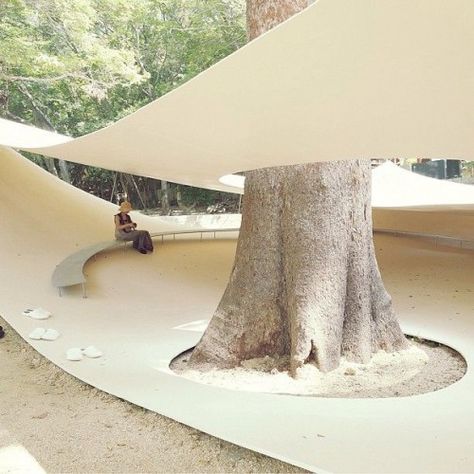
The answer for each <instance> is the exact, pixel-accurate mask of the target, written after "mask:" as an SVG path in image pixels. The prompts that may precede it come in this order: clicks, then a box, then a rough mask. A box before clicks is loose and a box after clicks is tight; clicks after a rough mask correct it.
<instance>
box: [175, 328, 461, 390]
mask: <svg viewBox="0 0 474 474" xmlns="http://www.w3.org/2000/svg"><path fill="white" fill-rule="evenodd" d="M407 338H408V339H409V340H410V341H411V343H412V344H411V347H410V349H407V350H405V351H400V352H396V353H386V352H383V351H380V352H379V353H377V354H374V356H373V357H372V359H371V361H370V362H369V363H368V364H355V363H350V362H347V361H345V360H344V359H342V360H341V365H340V367H339V368H338V369H336V370H334V371H332V372H329V373H326V374H324V373H322V372H320V371H319V370H318V369H317V368H316V367H315V366H314V365H313V364H306V365H305V366H304V367H303V369H302V370H301V373H300V374H299V377H298V378H296V379H294V378H292V377H290V376H289V374H288V370H287V367H288V360H287V359H286V360H285V358H280V359H274V358H271V357H265V358H262V359H252V360H248V361H244V362H243V363H242V364H241V366H239V367H236V368H234V369H210V370H206V371H198V370H195V369H193V368H191V367H189V366H188V361H189V358H190V356H191V354H192V351H193V348H191V349H189V350H188V351H185V352H183V353H181V354H179V355H178V356H177V357H175V358H174V359H173V360H172V361H171V364H170V368H171V370H173V371H174V372H175V373H176V374H177V375H179V376H181V377H184V378H187V379H189V380H193V381H195V382H199V383H203V384H207V385H214V386H217V387H222V388H227V389H231V390H242V391H252V392H262V393H276V394H289V395H300V396H316V397H328V398H336V397H337V398H389V397H408V396H412V395H420V394H423V393H428V392H434V391H437V390H441V389H443V388H445V387H447V386H449V385H452V384H453V383H455V382H457V381H458V380H460V379H461V378H462V377H463V376H464V374H465V373H466V370H467V364H466V361H465V359H464V357H463V356H462V355H461V354H460V353H459V352H457V351H456V350H454V349H452V348H451V347H448V346H446V345H444V344H441V343H438V342H435V341H430V340H427V339H421V338H419V337H413V336H407Z"/></svg>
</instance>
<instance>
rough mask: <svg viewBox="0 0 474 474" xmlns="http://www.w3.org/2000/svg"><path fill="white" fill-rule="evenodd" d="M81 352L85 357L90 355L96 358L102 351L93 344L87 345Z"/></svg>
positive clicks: (100, 355)
mask: <svg viewBox="0 0 474 474" xmlns="http://www.w3.org/2000/svg"><path fill="white" fill-rule="evenodd" d="M82 353H83V354H84V355H85V356H87V357H91V358H92V359H96V358H97V357H102V356H103V354H102V352H101V351H99V349H97V347H94V346H89V347H86V348H85V349H82Z"/></svg>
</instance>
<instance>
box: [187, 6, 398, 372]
mask: <svg viewBox="0 0 474 474" xmlns="http://www.w3.org/2000/svg"><path fill="white" fill-rule="evenodd" d="M307 1H308V0H278V1H276V0H248V1H247V12H248V29H249V33H250V38H254V37H255V36H258V35H259V34H261V33H263V32H264V31H266V30H268V29H269V28H271V27H273V26H274V25H276V24H277V23H279V22H280V21H283V20H284V19H286V18H288V17H290V16H291V15H293V14H294V13H296V12H297V11H300V10H302V9H303V8H304V7H306V6H307ZM370 183H371V172H370V161H369V160H363V161H359V160H357V161H347V162H338V163H315V164H306V165H297V166H287V167H277V168H269V169H263V170H255V171H251V172H248V173H246V181H245V192H244V197H243V215H242V225H241V230H240V236H239V240H238V244H237V252H236V257H235V262H234V267H233V270H232V273H231V276H230V281H229V283H228V286H227V288H226V290H225V292H224V295H223V297H222V300H221V301H220V303H219V305H218V308H217V310H216V312H215V314H214V316H213V318H212V320H211V322H210V324H209V327H208V329H207V330H206V332H205V333H204V335H203V337H202V339H201V341H200V342H199V344H198V345H197V346H196V348H195V349H194V351H193V354H192V356H191V359H190V365H191V366H192V367H197V368H201V369H206V368H209V367H220V368H228V367H234V366H237V365H239V363H240V362H241V361H243V360H247V359H251V358H256V357H264V356H266V355H269V356H277V357H285V356H287V357H288V358H289V369H290V373H291V374H292V375H293V376H295V375H297V370H298V368H299V367H301V366H302V365H303V364H304V363H306V362H312V363H315V364H316V365H317V366H318V367H319V369H320V370H322V371H325V372H326V371H330V370H333V369H335V368H337V366H338V365H339V360H340V357H341V356H345V357H346V358H348V359H349V360H352V361H356V362H361V363H366V362H368V361H369V359H370V357H371V354H372V353H374V352H376V351H378V350H380V349H384V350H386V351H395V350H400V349H403V348H406V347H407V342H406V339H405V337H404V335H403V333H402V332H401V330H400V326H399V324H398V322H397V319H396V317H395V314H394V311H393V309H392V304H391V298H390V296H389V295H388V293H387V292H386V290H385V288H384V285H383V283H382V280H381V277H380V273H379V270H378V265H377V262H376V258H375V253H374V247H373V241H372V213H371V206H370Z"/></svg>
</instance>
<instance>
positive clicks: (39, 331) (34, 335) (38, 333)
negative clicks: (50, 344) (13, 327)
mask: <svg viewBox="0 0 474 474" xmlns="http://www.w3.org/2000/svg"><path fill="white" fill-rule="evenodd" d="M45 333H46V329H44V328H36V329H34V330H33V331H32V332H30V334H29V335H28V337H29V338H30V339H34V340H35V341H39V340H40V339H42V337H43V336H44V335H45Z"/></svg>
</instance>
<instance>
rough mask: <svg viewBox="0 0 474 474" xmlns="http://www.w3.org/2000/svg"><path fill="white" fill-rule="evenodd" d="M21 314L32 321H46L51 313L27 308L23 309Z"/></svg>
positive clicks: (40, 309) (41, 309)
mask: <svg viewBox="0 0 474 474" xmlns="http://www.w3.org/2000/svg"><path fill="white" fill-rule="evenodd" d="M21 314H22V315H23V316H28V317H30V318H33V319H48V318H49V317H51V312H50V311H48V310H46V309H43V308H28V309H25V310H24V311H23V312H22V313H21Z"/></svg>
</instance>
